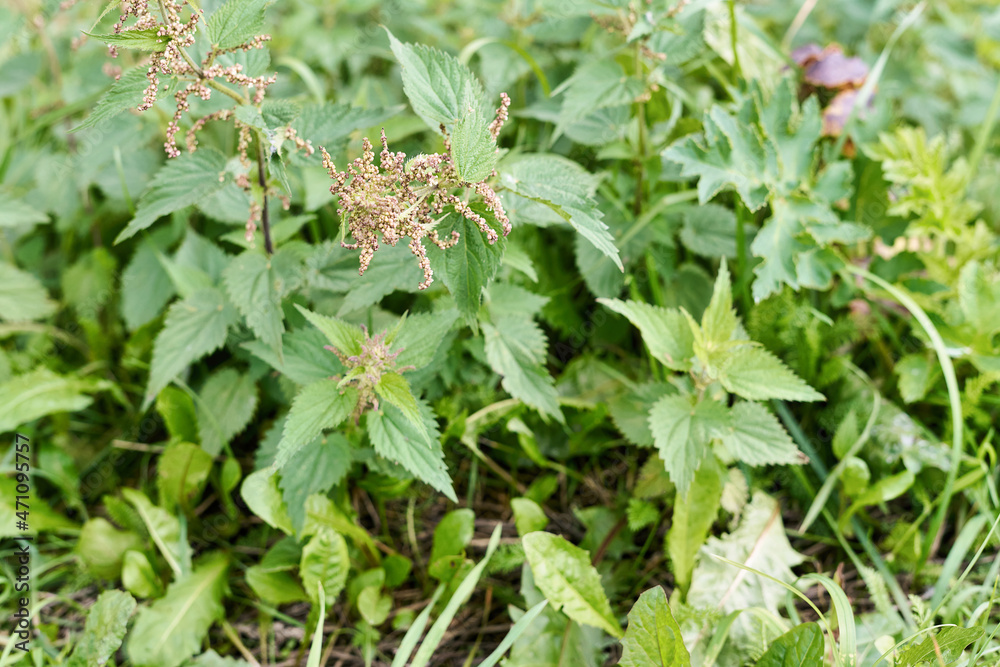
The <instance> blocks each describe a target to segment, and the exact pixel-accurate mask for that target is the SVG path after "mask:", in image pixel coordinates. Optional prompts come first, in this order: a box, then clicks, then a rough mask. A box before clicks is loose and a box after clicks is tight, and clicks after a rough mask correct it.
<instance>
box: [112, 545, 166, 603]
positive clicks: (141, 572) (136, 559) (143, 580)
mask: <svg viewBox="0 0 1000 667" xmlns="http://www.w3.org/2000/svg"><path fill="white" fill-rule="evenodd" d="M140 549H141V547H137V548H136V549H129V550H128V551H126V552H125V556H124V558H122V572H121V578H122V586H124V587H125V590H127V591H128V592H129V593H131V594H132V595H134V596H136V597H139V598H152V597H160V596H161V595H163V584H162V583H161V582H160V576H159V575H158V574H157V573H156V571H155V570H153V565H152V564H151V563H150V562H149V559H148V558H146V554H145V553H143V552H142V551H141V550H140Z"/></svg>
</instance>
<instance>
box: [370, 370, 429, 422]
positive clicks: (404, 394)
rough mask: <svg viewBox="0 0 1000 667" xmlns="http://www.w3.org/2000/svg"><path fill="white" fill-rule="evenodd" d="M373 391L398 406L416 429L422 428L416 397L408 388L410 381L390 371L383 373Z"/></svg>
mask: <svg viewBox="0 0 1000 667" xmlns="http://www.w3.org/2000/svg"><path fill="white" fill-rule="evenodd" d="M375 393H376V394H377V395H378V397H379V398H381V399H382V400H384V401H385V402H387V403H389V404H390V405H395V406H396V407H397V408H399V410H400V412H402V413H403V415H404V416H405V417H406V418H407V419H408V420H410V423H411V424H413V425H414V426H416V427H417V428H418V429H423V428H424V423H423V418H422V417H421V415H420V406H419V405H417V399H416V397H415V396H414V395H413V391H412V390H411V389H410V383H409V382H407V381H406V378H404V377H403V376H402V375H400V374H399V373H393V372H391V371H390V372H386V373H383V374H382V377H380V378H379V380H378V382H377V383H376V384H375Z"/></svg>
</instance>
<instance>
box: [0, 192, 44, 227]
mask: <svg viewBox="0 0 1000 667" xmlns="http://www.w3.org/2000/svg"><path fill="white" fill-rule="evenodd" d="M48 221H49V216H47V215H46V214H44V213H42V212H41V211H39V210H37V209H35V208H33V207H31V206H29V205H28V204H26V203H24V202H23V201H22V200H20V199H18V198H17V197H14V196H13V195H11V194H9V193H6V192H3V191H0V229H3V228H4V227H20V226H22V225H24V226H28V225H36V224H39V223H42V222H48Z"/></svg>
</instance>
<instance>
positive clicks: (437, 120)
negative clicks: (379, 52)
mask: <svg viewBox="0 0 1000 667" xmlns="http://www.w3.org/2000/svg"><path fill="white" fill-rule="evenodd" d="M386 33H387V34H388V35H389V44H390V46H391V47H392V52H393V54H394V55H395V56H396V60H398V61H399V64H400V65H401V66H402V68H403V92H405V93H406V97H407V99H409V100H410V105H411V106H412V107H413V110H414V111H415V112H416V113H417V115H418V116H420V117H421V118H422V119H423V120H424V122H425V123H427V126H428V127H429V128H431V129H432V130H434V131H438V130H439V126H440V125H442V124H443V125H444V126H445V128H446V129H449V130H450V129H451V128H452V127H453V126H454V124H455V123H456V122H457V121H458V120H459V119H460V118H463V117H464V116H466V115H467V114H468V113H469V112H470V111H479V110H481V109H484V108H486V106H485V105H484V97H485V93H484V92H483V86H482V84H481V83H479V80H478V79H477V78H476V76H475V75H474V74H473V73H472V70H470V69H469V68H468V67H466V66H465V65H463V64H462V63H460V62H459V61H458V59H457V58H455V57H454V56H451V55H448V54H447V53H444V52H443V51H439V50H438V49H435V48H433V47H430V46H425V45H423V44H404V43H402V42H400V41H399V40H398V39H396V37H395V36H394V35H393V34H392V33H391V32H389V30H388V29H386Z"/></svg>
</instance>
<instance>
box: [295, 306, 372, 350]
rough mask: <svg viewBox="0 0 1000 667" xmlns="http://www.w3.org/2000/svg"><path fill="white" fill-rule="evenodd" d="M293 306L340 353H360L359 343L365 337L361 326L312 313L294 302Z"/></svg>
mask: <svg viewBox="0 0 1000 667" xmlns="http://www.w3.org/2000/svg"><path fill="white" fill-rule="evenodd" d="M295 307H296V308H297V309H298V311H299V312H300V313H302V315H303V316H304V317H305V318H306V319H307V320H309V323H310V324H312V325H313V326H314V327H316V328H317V329H319V330H320V331H322V332H323V335H324V336H326V338H327V340H329V341H330V344H331V345H333V347H335V348H337V350H339V351H340V352H341V353H342V354H345V355H348V356H354V355H358V354H361V343H362V342H363V341H364V339H365V334H364V332H363V331H362V330H361V327H359V326H356V325H354V324H348V323H347V322H344V321H343V320H339V319H337V318H336V317H330V316H329V315H320V314H319V313H314V312H312V311H311V310H307V309H305V308H303V307H302V306H300V305H299V304H295Z"/></svg>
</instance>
